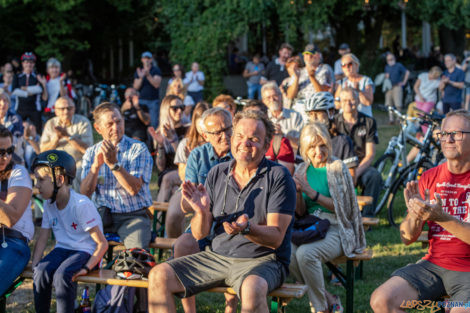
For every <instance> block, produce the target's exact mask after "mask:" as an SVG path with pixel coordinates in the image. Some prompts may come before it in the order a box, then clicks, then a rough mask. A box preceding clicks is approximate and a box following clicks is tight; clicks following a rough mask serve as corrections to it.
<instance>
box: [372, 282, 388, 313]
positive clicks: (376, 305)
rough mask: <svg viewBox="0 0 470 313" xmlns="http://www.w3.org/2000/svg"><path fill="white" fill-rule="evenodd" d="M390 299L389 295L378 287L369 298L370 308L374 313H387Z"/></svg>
mask: <svg viewBox="0 0 470 313" xmlns="http://www.w3.org/2000/svg"><path fill="white" fill-rule="evenodd" d="M389 303H390V299H389V294H388V293H387V292H385V291H384V290H383V288H382V286H380V287H379V288H377V289H375V290H374V292H373V293H372V295H371V297H370V307H371V308H372V310H373V311H374V312H375V313H379V312H388V307H389Z"/></svg>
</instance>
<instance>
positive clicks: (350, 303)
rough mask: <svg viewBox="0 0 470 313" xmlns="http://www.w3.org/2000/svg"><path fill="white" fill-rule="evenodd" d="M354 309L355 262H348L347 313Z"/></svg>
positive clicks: (351, 312)
mask: <svg viewBox="0 0 470 313" xmlns="http://www.w3.org/2000/svg"><path fill="white" fill-rule="evenodd" d="M353 310H354V262H353V261H351V260H348V261H347V262H346V313H353Z"/></svg>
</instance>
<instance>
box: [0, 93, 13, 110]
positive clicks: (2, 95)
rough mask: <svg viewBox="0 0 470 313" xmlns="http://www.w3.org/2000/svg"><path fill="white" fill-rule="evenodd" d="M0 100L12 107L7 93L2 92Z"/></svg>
mask: <svg viewBox="0 0 470 313" xmlns="http://www.w3.org/2000/svg"><path fill="white" fill-rule="evenodd" d="M0 100H3V101H5V102H6V103H7V104H8V107H11V100H10V96H9V95H8V94H7V93H6V92H3V90H2V92H0Z"/></svg>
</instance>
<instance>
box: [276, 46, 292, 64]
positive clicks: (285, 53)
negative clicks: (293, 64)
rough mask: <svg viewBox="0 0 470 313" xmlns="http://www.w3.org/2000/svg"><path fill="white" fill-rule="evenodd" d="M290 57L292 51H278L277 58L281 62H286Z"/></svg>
mask: <svg viewBox="0 0 470 313" xmlns="http://www.w3.org/2000/svg"><path fill="white" fill-rule="evenodd" d="M291 55H292V51H290V50H289V49H287V48H283V49H281V50H279V58H280V59H281V60H282V61H283V62H286V61H287V59H288V58H290V57H291Z"/></svg>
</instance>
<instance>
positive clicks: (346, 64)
mask: <svg viewBox="0 0 470 313" xmlns="http://www.w3.org/2000/svg"><path fill="white" fill-rule="evenodd" d="M353 65H354V63H353V62H349V63H343V64H341V66H342V67H352V66H353Z"/></svg>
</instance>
